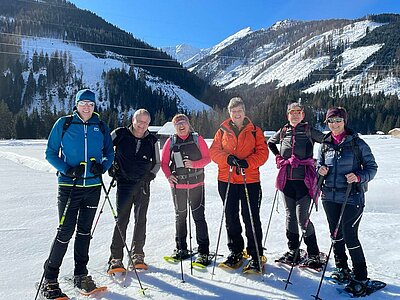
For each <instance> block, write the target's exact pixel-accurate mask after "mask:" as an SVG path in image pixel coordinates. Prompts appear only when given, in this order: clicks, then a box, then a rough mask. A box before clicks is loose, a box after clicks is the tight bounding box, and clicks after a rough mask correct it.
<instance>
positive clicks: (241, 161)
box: [237, 159, 249, 169]
mask: <svg viewBox="0 0 400 300" xmlns="http://www.w3.org/2000/svg"><path fill="white" fill-rule="evenodd" d="M237 163H238V167H239V168H242V169H247V168H248V167H249V164H248V162H247V160H245V159H239V160H238V161H237Z"/></svg>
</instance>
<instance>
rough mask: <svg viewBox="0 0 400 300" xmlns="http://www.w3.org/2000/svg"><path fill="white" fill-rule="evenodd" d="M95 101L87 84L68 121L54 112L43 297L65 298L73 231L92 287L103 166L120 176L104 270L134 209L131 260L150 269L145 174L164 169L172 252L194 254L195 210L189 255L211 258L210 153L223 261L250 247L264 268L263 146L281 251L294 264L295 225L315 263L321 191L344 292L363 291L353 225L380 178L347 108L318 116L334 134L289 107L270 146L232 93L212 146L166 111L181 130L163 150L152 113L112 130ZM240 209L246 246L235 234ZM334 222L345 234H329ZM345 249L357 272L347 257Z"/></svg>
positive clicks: (80, 267)
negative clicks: (282, 235)
mask: <svg viewBox="0 0 400 300" xmlns="http://www.w3.org/2000/svg"><path fill="white" fill-rule="evenodd" d="M94 109H95V95H94V93H93V92H92V91H90V90H88V89H85V90H81V91H79V92H78V93H77V95H76V108H75V110H74V112H73V115H72V119H71V117H61V118H60V119H59V120H57V122H56V123H55V124H54V126H53V129H52V131H51V133H50V136H49V139H48V145H47V149H46V159H47V160H48V161H49V162H50V163H51V164H52V165H53V166H54V167H55V168H56V169H57V170H58V181H59V187H58V212H59V220H60V222H59V227H58V232H57V236H56V238H55V240H54V242H53V245H52V248H51V251H50V255H49V258H48V259H47V260H46V262H45V265H44V273H43V277H42V282H41V286H40V292H41V293H42V294H43V296H44V297H45V298H47V299H55V298H57V297H59V298H60V297H64V296H65V297H66V295H65V294H64V293H62V291H61V289H60V287H59V284H58V274H59V269H60V266H61V263H62V260H63V257H64V255H65V253H66V250H67V247H68V243H69V240H70V239H71V237H72V235H73V233H74V232H75V230H76V235H75V244H74V260H75V267H74V284H75V286H77V287H78V288H79V289H82V290H84V291H88V292H90V291H92V290H93V289H95V288H96V284H95V283H94V281H93V279H92V277H91V276H90V275H88V270H87V263H88V261H89V255H88V250H89V243H90V239H91V229H92V225H93V222H94V217H95V213H96V210H97V206H98V203H99V200H100V194H101V189H102V188H103V189H104V190H105V191H106V188H105V186H104V183H103V181H102V174H104V173H105V172H106V171H107V170H108V171H109V175H110V176H111V177H112V183H113V182H114V181H116V184H117V194H116V195H117V197H116V203H117V204H116V205H117V215H118V219H117V221H116V224H115V229H114V233H113V237H112V243H111V247H110V249H111V254H110V258H109V270H112V269H115V268H124V264H123V256H124V255H123V250H124V247H125V248H127V247H126V231H127V226H128V223H129V219H130V215H131V211H132V208H133V214H134V230H133V239H132V244H131V248H130V250H129V253H128V256H129V265H132V264H133V266H131V267H135V266H136V265H140V266H141V267H143V268H147V265H146V263H145V262H144V258H145V253H144V250H143V248H144V245H145V239H146V215H147V209H148V206H149V199H150V182H151V181H152V180H153V179H154V178H155V177H156V174H157V172H158V171H159V169H160V167H161V169H162V171H163V173H164V175H165V177H166V178H167V180H168V182H169V184H170V187H171V192H172V199H173V205H174V209H175V244H176V245H175V250H174V251H173V254H172V257H174V258H176V259H186V258H189V257H190V256H191V255H192V253H190V250H191V249H188V245H187V241H186V240H187V216H188V213H190V212H188V210H189V209H190V211H191V215H192V216H193V220H194V223H195V230H196V239H197V244H198V255H197V258H196V262H198V263H200V264H203V265H207V264H209V263H210V240H209V234H208V227H207V222H206V218H205V186H204V179H205V171H204V168H205V166H206V165H207V164H209V163H210V162H211V160H212V161H214V162H215V163H216V164H217V165H218V192H219V195H220V197H221V199H222V202H223V208H224V215H225V223H226V230H227V240H228V248H229V251H230V254H229V255H228V256H227V258H226V260H225V261H224V262H223V263H222V264H223V265H225V266H228V267H230V268H237V267H239V266H240V265H241V264H242V263H243V262H244V255H245V254H247V255H248V256H249V257H250V260H249V262H248V264H247V266H246V267H245V268H249V269H252V270H256V271H260V272H261V270H262V268H263V265H264V264H265V262H266V258H265V256H264V255H263V245H262V226H261V220H260V204H261V198H262V192H261V183H260V167H261V166H262V165H263V164H265V162H266V161H267V160H268V157H269V151H271V152H272V154H274V155H275V160H276V164H277V167H278V169H279V171H278V176H277V181H276V188H277V189H278V190H280V191H282V193H283V195H284V203H285V208H286V236H287V239H288V248H289V251H288V252H287V253H285V254H284V256H283V257H284V258H285V259H287V260H291V261H293V262H295V261H294V260H296V259H297V257H296V251H297V250H298V249H299V247H300V242H301V239H300V234H299V226H300V228H301V230H302V232H304V242H305V244H306V245H307V252H308V257H307V261H306V263H307V264H309V265H310V266H313V267H318V266H320V265H321V262H320V260H319V258H320V249H319V247H318V244H317V239H316V234H315V227H314V225H313V223H312V222H311V221H310V220H309V216H310V213H309V208H310V205H311V203H312V201H317V198H318V196H319V192H321V199H322V204H323V207H324V209H325V212H326V216H327V219H328V223H329V228H330V232H331V237H332V239H333V243H334V244H333V245H334V248H333V249H334V258H335V264H336V268H335V270H334V272H333V274H332V276H336V277H337V278H338V279H340V280H342V281H348V285H347V287H348V289H349V290H350V291H351V292H354V293H356V294H360V295H361V294H362V293H365V288H366V284H367V280H368V277H367V266H366V262H365V257H364V254H363V250H362V247H361V244H360V242H359V240H358V226H359V223H360V219H361V216H362V212H363V208H364V204H365V198H364V193H365V186H366V183H368V182H369V181H370V180H372V179H373V177H374V176H375V174H376V171H377V165H376V163H375V160H374V157H373V155H372V153H371V150H370V148H369V146H368V145H367V144H366V143H365V142H364V141H363V140H362V139H361V138H359V137H358V135H357V134H356V133H354V132H353V131H351V130H350V129H349V128H348V126H347V121H348V116H347V112H346V110H345V109H344V108H341V107H333V108H330V109H329V110H328V112H327V114H326V119H325V122H326V124H327V126H328V127H329V129H330V132H329V133H328V134H325V135H324V134H323V133H321V132H319V131H318V130H316V129H314V128H312V126H311V125H309V124H308V123H307V122H305V121H304V117H305V113H304V109H303V106H302V105H301V104H300V103H292V104H290V105H288V108H287V119H288V123H287V124H285V125H284V126H283V127H282V128H281V129H280V130H278V131H277V132H276V134H275V135H273V136H272V137H271V138H270V139H269V140H268V143H267V142H266V140H265V137H264V135H263V132H262V130H261V129H260V128H259V127H257V126H256V125H254V124H253V123H252V122H251V120H250V119H249V118H248V117H247V116H246V111H245V104H244V102H243V100H242V99H241V98H240V97H234V98H232V99H231V100H230V102H229V104H228V112H229V118H228V119H227V120H225V121H224V122H223V123H222V124H221V126H220V128H219V129H218V130H217V132H216V134H215V136H214V140H213V142H212V144H211V146H210V148H208V146H207V144H206V142H205V141H204V139H203V137H202V136H200V135H198V134H197V133H196V132H195V131H194V130H193V128H192V127H191V125H190V121H189V118H188V117H187V116H186V115H184V114H178V115H176V116H175V117H174V118H173V119H172V123H173V125H174V128H175V132H176V133H175V134H174V135H173V136H171V137H170V138H169V139H168V140H167V141H166V143H165V144H164V146H163V148H162V152H161V156H160V153H159V144H158V141H157V138H156V137H155V136H154V135H153V134H152V133H150V132H149V131H148V126H149V124H150V122H151V116H150V114H149V112H148V111H147V110H145V109H138V110H137V111H136V112H135V114H134V115H133V117H132V123H131V124H130V125H129V126H127V127H120V128H117V129H115V130H114V131H112V132H111V134H110V130H109V129H108V127H107V126H106V125H105V124H104V123H102V121H100V119H99V116H98V114H97V113H96V112H94ZM68 118H69V119H68ZM67 120H68V121H67ZM66 123H69V124H68V126H66V125H65V124H66ZM315 142H317V143H320V144H321V147H320V150H319V154H318V158H317V162H315V160H314V159H313V152H314V151H313V148H314V143H315ZM277 144H280V148H279V149H278V147H277ZM319 178H322V179H323V181H322V180H320V182H321V183H322V184H321V185H318V184H317V181H318V179H319ZM112 183H111V184H112ZM348 187H350V188H348ZM342 207H344V212H343V213H341V208H342ZM239 214H241V216H242V221H243V223H244V227H245V235H246V239H247V243H245V240H244V239H243V236H242V226H241V220H240V215H239ZM340 218H341V223H340V230H339V231H337V232H336V228H337V226H338V222H339V219H340ZM346 247H347V249H348V252H349V254H350V256H351V259H352V266H353V273H352V272H351V270H350V269H349V265H348V262H347V261H348V259H347V255H346V250H345V248H346ZM335 274H336V275H335Z"/></svg>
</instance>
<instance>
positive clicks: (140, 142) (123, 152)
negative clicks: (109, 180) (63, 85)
mask: <svg viewBox="0 0 400 300" xmlns="http://www.w3.org/2000/svg"><path fill="white" fill-rule="evenodd" d="M130 126H132V125H130ZM111 137H112V139H113V144H114V146H115V158H114V164H116V165H117V171H116V179H117V181H140V180H142V179H143V178H144V176H145V175H146V173H148V172H150V171H152V173H154V175H155V174H156V173H157V171H158V170H159V169H160V161H159V154H158V155H157V154H156V151H159V149H158V144H157V138H156V137H155V136H154V135H153V134H151V133H150V132H147V133H146V134H145V136H144V137H143V138H136V137H135V136H134V135H133V134H132V132H131V130H130V129H129V127H119V128H117V129H115V130H114V131H113V132H112V133H111Z"/></svg>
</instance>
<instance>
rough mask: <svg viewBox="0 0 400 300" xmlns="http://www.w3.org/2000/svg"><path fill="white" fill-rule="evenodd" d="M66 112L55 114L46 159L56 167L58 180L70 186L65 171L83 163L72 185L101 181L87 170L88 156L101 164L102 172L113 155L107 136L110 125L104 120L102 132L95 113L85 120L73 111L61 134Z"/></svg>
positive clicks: (87, 185) (84, 184)
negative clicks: (79, 176) (56, 116)
mask: <svg viewBox="0 0 400 300" xmlns="http://www.w3.org/2000/svg"><path fill="white" fill-rule="evenodd" d="M66 118H67V116H64V117H61V118H59V119H58V120H57V121H56V123H54V126H53V128H52V130H51V132H50V135H49V138H48V141H47V148H46V159H47V161H48V162H49V163H50V164H51V165H52V166H54V167H55V168H56V169H57V170H58V184H59V185H64V186H71V185H73V184H74V181H73V179H72V178H70V177H67V176H66V175H65V174H66V172H67V170H68V169H69V168H71V167H76V166H78V165H79V164H81V163H82V162H83V163H85V166H86V167H85V173H84V175H83V178H80V179H77V182H76V186H78V187H91V186H97V185H101V179H100V177H99V176H97V177H95V176H94V175H93V173H91V172H90V168H91V166H92V164H93V160H91V159H92V158H94V159H95V161H96V162H97V163H101V164H102V165H103V173H104V172H106V171H107V170H108V169H109V168H110V166H111V164H112V162H113V159H114V149H113V143H112V140H111V135H110V129H109V128H108V126H107V125H105V124H104V127H103V128H104V129H103V130H104V134H103V133H102V130H101V127H100V119H99V117H98V114H97V113H93V115H92V117H91V118H90V119H89V120H88V121H87V122H83V120H82V119H81V118H80V117H79V115H78V113H77V112H76V111H75V112H74V113H73V119H72V122H71V125H70V126H69V127H68V129H67V130H66V131H65V133H64V136H63V137H62V132H63V126H64V123H65V121H66Z"/></svg>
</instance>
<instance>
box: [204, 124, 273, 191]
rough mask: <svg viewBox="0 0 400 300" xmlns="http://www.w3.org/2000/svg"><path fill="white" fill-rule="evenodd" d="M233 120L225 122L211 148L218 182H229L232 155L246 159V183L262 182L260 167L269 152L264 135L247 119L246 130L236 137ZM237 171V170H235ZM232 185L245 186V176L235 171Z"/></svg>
mask: <svg viewBox="0 0 400 300" xmlns="http://www.w3.org/2000/svg"><path fill="white" fill-rule="evenodd" d="M230 121H231V119H227V120H225V121H224V122H223V123H222V124H221V127H220V129H218V131H217V132H216V134H215V136H214V141H213V143H212V145H211V147H210V156H211V159H212V160H213V161H214V162H215V163H217V164H218V180H219V181H223V182H228V175H229V167H230V166H229V165H228V163H227V158H228V156H229V155H230V154H232V155H235V156H236V157H237V158H239V159H245V160H246V161H247V163H248V164H249V167H248V168H247V169H245V172H246V183H254V182H259V181H260V171H259V169H258V168H259V167H260V166H262V165H263V164H264V163H265V162H266V161H267V159H268V155H269V150H268V147H267V144H266V142H265V138H264V135H263V133H262V131H261V129H260V128H259V127H256V126H254V125H253V123H252V122H251V121H250V120H249V119H248V118H246V122H245V124H246V123H247V122H248V124H247V125H246V126H245V128H243V129H242V131H241V132H240V133H239V136H238V137H236V135H235V133H234V131H233V130H232V128H231V126H230ZM234 169H235V168H234ZM230 181H231V183H235V184H243V176H242V175H241V174H239V175H238V174H236V172H235V170H233V172H232V175H231V180H230Z"/></svg>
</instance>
